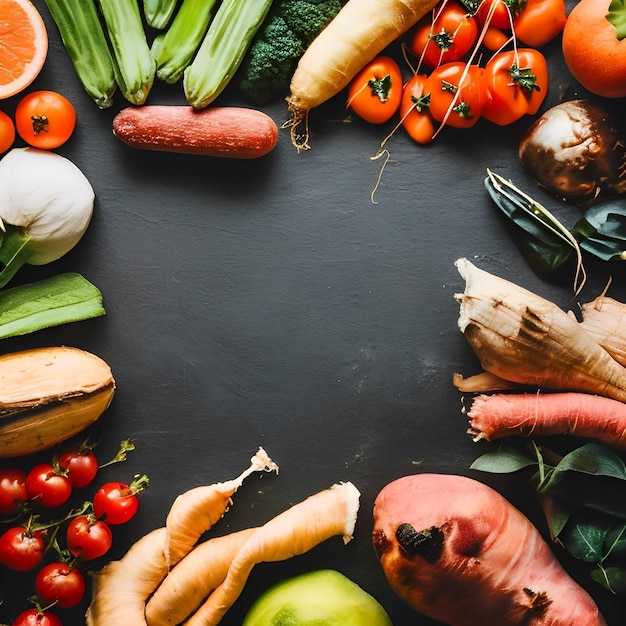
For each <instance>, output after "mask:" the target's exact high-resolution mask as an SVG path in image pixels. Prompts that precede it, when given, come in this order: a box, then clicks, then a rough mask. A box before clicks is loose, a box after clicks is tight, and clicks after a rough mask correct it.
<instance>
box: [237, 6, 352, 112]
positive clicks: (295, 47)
mask: <svg viewBox="0 0 626 626" xmlns="http://www.w3.org/2000/svg"><path fill="white" fill-rule="evenodd" d="M344 2H345V0H278V5H277V6H276V8H275V9H274V10H273V12H272V13H271V14H270V16H269V17H268V19H267V21H266V23H265V25H264V27H263V28H262V30H261V32H260V33H259V35H258V36H257V37H256V39H255V40H254V42H253V43H252V46H250V50H249V52H248V55H247V59H246V63H245V64H244V74H243V78H242V80H241V83H240V88H241V91H242V92H243V94H244V95H245V96H246V97H247V98H248V99H249V100H250V101H251V102H253V103H254V104H257V105H261V104H265V103H266V102H269V101H270V100H271V99H272V98H273V97H274V96H276V95H278V94H282V93H284V94H285V95H286V94H287V92H288V89H289V83H290V81H291V77H292V76H293V73H294V71H295V69H296V66H297V65H298V60H299V59H300V57H301V56H302V55H303V54H304V51H305V50H306V48H307V47H308V46H309V45H310V43H311V42H312V41H313V39H315V37H317V35H318V34H319V33H320V32H321V31H322V29H323V28H324V27H325V26H326V25H327V24H328V23H329V22H330V20H332V18H333V17H335V15H337V13H339V10H340V9H341V7H342V6H343V4H344Z"/></svg>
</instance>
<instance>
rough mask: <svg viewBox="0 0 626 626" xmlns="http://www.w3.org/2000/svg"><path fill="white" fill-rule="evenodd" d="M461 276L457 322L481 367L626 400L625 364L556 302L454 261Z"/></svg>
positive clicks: (537, 382)
mask: <svg viewBox="0 0 626 626" xmlns="http://www.w3.org/2000/svg"><path fill="white" fill-rule="evenodd" d="M456 265H457V268H458V270H459V272H460V274H461V275H462V276H463V278H464V279H465V283H466V285H465V291H464V293H462V294H457V295H456V298H457V300H458V302H459V303H460V311H459V319H458V325H459V329H460V330H461V332H462V333H463V334H464V336H465V338H466V339H467V340H468V342H469V344H470V345H471V347H472V349H473V350H474V352H475V353H476V355H477V356H478V358H479V360H480V363H481V365H482V367H483V369H484V370H486V371H487V372H491V373H492V374H494V375H496V376H498V377H500V378H503V379H504V380H508V381H511V382H514V383H519V384H525V385H533V386H536V387H539V388H545V389H551V390H568V391H581V392H585V393H592V394H597V395H602V396H606V397H609V398H613V399H615V400H619V401H621V402H626V368H625V367H623V366H622V365H620V364H619V363H618V362H617V361H616V360H615V359H613V357H612V356H611V355H610V354H609V353H608V352H607V351H606V350H605V349H604V348H602V347H601V346H600V345H598V343H597V342H596V341H594V340H593V339H592V338H591V336H590V335H589V334H588V333H587V332H585V330H584V329H583V328H581V326H580V324H579V323H578V322H577V321H576V320H575V319H574V318H573V316H571V315H569V314H568V313H566V312H565V311H563V310H562V309H560V308H559V307H558V306H557V305H556V304H554V303H553V302H550V301H548V300H546V299H545V298H542V297H541V296H538V295H536V294H534V293H532V292H530V291H528V290H527V289H523V288H522V287H519V286H518V285H515V284H514V283H512V282H510V281H507V280H505V279H502V278H499V277H497V276H494V275H492V274H489V273H488V272H486V271H484V270H481V269H479V268H477V267H476V266H475V265H473V264H472V263H470V262H469V261H468V260H467V259H459V260H458V261H457V262H456Z"/></svg>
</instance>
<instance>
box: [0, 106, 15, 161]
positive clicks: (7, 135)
mask: <svg viewBox="0 0 626 626" xmlns="http://www.w3.org/2000/svg"><path fill="white" fill-rule="evenodd" d="M14 141H15V124H14V123H13V120H12V119H11V118H10V117H9V116H8V115H7V114H6V113H5V112H4V111H0V154H2V153H3V152H6V151H7V150H8V149H9V148H10V147H11V146H12V145H13V142H14Z"/></svg>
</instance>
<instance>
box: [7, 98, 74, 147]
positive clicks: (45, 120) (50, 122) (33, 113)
mask: <svg viewBox="0 0 626 626" xmlns="http://www.w3.org/2000/svg"><path fill="white" fill-rule="evenodd" d="M15 125H16V127H17V132H18V133H19V135H20V137H21V138H22V139H23V140H24V141H25V142H26V143H28V144H30V145H31V146H34V147H35V148H41V149H43V150H53V149H54V148H58V147H59V146H61V145H63V144H64V143H65V142H66V141H67V140H68V139H69V138H70V137H71V135H72V133H73V132H74V128H75V126H76V111H75V110H74V107H73V106H72V103H71V102H70V101H69V100H68V99H67V98H65V97H64V96H62V95H61V94H60V93H57V92H56V91H33V92H31V93H29V94H28V95H26V96H24V97H23V98H22V99H21V100H20V101H19V103H18V105H17V108H16V109H15Z"/></svg>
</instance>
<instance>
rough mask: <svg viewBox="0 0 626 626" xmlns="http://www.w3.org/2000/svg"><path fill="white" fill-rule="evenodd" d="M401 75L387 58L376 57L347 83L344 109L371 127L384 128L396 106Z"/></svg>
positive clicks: (397, 104) (400, 89)
mask: <svg viewBox="0 0 626 626" xmlns="http://www.w3.org/2000/svg"><path fill="white" fill-rule="evenodd" d="M401 97H402V73H401V71H400V67H399V66H398V64H397V63H396V62H395V61H394V60H393V59H392V58H390V57H386V56H379V57H376V58H375V59H374V60H373V61H372V62H371V63H369V64H368V65H366V66H365V67H364V68H363V69H362V70H361V71H360V72H359V73H358V74H357V75H356V76H355V77H354V78H353V79H352V81H351V83H350V87H349V89H348V102H347V104H346V108H350V109H352V110H353V111H354V112H355V113H356V114H357V115H358V116H359V117H360V118H362V119H364V120H365V121H366V122H370V123H371V124H384V123H385V122H387V121H388V120H390V119H391V118H392V117H393V115H394V113H395V112H396V111H397V110H398V107H399V106H400V98H401Z"/></svg>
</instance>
